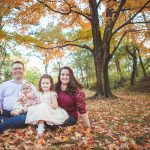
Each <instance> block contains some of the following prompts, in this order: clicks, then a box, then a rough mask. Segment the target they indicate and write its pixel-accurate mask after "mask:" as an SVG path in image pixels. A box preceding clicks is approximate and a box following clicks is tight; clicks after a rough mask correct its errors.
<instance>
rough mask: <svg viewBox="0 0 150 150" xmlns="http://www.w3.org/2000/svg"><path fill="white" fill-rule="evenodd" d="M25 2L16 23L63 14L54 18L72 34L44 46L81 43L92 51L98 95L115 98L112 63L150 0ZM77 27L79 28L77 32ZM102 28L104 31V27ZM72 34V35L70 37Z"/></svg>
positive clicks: (49, 49)
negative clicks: (109, 72)
mask: <svg viewBox="0 0 150 150" xmlns="http://www.w3.org/2000/svg"><path fill="white" fill-rule="evenodd" d="M23 2H24V3H23ZM26 2H27V1H22V3H21V5H20V6H19V8H20V12H19V13H18V16H16V18H15V21H16V23H18V24H22V25H24V27H25V26H26V25H27V24H31V23H35V22H37V20H39V19H40V17H41V16H42V15H46V14H52V15H54V13H55V14H56V13H57V14H60V15H59V16H57V15H55V16H54V17H55V18H58V19H59V20H60V21H59V25H61V26H62V28H63V29H64V28H70V29H72V30H71V32H70V34H72V36H70V35H69V36H66V37H65V39H64V40H61V41H59V40H57V42H54V43H53V45H52V44H50V46H51V47H48V46H45V49H47V52H48V51H51V50H52V49H63V48H65V47H72V46H78V47H80V48H84V49H87V50H89V51H90V52H91V53H92V55H93V58H94V64H95V70H96V79H97V85H96V94H95V96H97V97H100V98H101V97H114V95H113V94H112V92H111V90H110V86H109V80H108V65H109V62H110V60H111V58H112V57H113V55H114V53H115V52H116V50H117V48H118V47H119V45H120V43H121V41H122V39H123V38H124V37H125V36H126V34H127V33H129V32H135V30H136V29H134V30H133V29H132V28H131V27H132V25H133V24H137V22H136V21H138V20H134V19H135V17H137V15H140V12H143V11H148V8H149V3H150V1H149V0H143V1H141V0H137V1H136V2H135V1H133V0H130V1H127V0H119V1H114V0H110V1H107V0H80V1H77V0H60V1H49V0H44V1H41V0H37V1H32V2H30V3H29V4H27V3H26ZM102 5H103V6H105V11H104V13H103V15H102V16H101V12H100V9H101V8H102V7H101V6H102ZM31 14H32V15H31ZM129 14H131V15H129ZM25 16H26V17H25ZM22 18H23V19H22ZM138 23H139V22H138ZM146 23H148V22H146ZM102 24H103V26H102ZM77 28H78V29H79V30H78V31H77ZM102 28H103V29H104V30H101V29H102ZM130 29H132V30H130ZM74 33H75V34H74ZM77 33H80V34H77ZM76 35H78V36H76ZM69 37H72V38H71V39H69ZM116 37H117V39H116V41H117V42H116V43H115V45H113V47H112V45H111V42H112V40H113V39H114V38H116ZM45 42H46V41H45ZM79 42H80V43H83V44H80V43H79ZM47 43H49V41H47Z"/></svg>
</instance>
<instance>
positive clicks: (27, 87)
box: [11, 82, 37, 116]
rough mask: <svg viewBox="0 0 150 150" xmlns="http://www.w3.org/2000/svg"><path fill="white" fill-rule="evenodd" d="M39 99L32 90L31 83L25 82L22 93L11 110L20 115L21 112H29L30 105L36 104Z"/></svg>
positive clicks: (13, 113) (12, 113) (12, 112)
mask: <svg viewBox="0 0 150 150" xmlns="http://www.w3.org/2000/svg"><path fill="white" fill-rule="evenodd" d="M36 103H37V101H36V99H35V95H34V93H33V91H32V88H31V84H30V83H29V82H25V83H23V84H22V87H21V95H20V97H19V98H18V100H17V102H16V103H15V104H14V106H13V111H11V115H13V116H15V115H19V114H20V113H25V112H27V109H28V107H29V106H31V105H34V104H36Z"/></svg>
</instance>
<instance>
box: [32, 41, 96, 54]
mask: <svg viewBox="0 0 150 150" xmlns="http://www.w3.org/2000/svg"><path fill="white" fill-rule="evenodd" d="M33 46H35V47H38V48H42V49H47V50H53V49H56V48H58V49H59V48H60V49H63V48H64V47H68V46H75V47H79V48H85V49H88V50H89V51H91V52H92V53H93V49H92V48H90V47H89V46H87V45H85V44H84V45H78V44H72V43H69V44H64V45H58V46H54V47H43V46H38V45H33Z"/></svg>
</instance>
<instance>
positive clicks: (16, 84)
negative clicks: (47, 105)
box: [0, 61, 38, 133]
mask: <svg viewBox="0 0 150 150" xmlns="http://www.w3.org/2000/svg"><path fill="white" fill-rule="evenodd" d="M24 71H25V69H24V64H23V63H22V62H20V61H15V62H14V63H13V64H12V76H13V79H12V80H9V81H6V82H4V83H3V84H1V86H0V119H1V121H2V120H3V119H5V118H9V119H7V120H6V121H4V122H2V123H0V133H2V132H3V131H4V130H6V129H8V128H19V127H23V126H25V118H26V114H20V115H17V116H14V117H13V116H11V114H10V112H11V111H12V110H13V105H14V103H15V102H16V101H17V99H18V97H19V94H20V90H21V85H22V84H23V83H24V82H26V81H25V80H24V79H23V78H24ZM31 86H32V90H33V92H34V94H35V95H36V97H37V95H38V94H37V91H36V88H35V87H34V86H33V85H31Z"/></svg>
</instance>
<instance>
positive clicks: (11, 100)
mask: <svg viewBox="0 0 150 150" xmlns="http://www.w3.org/2000/svg"><path fill="white" fill-rule="evenodd" d="M24 71H25V68H24V64H23V63H22V62H20V61H15V62H13V64H12V76H13V79H12V80H9V81H6V82H4V83H2V84H1V85H0V134H2V133H3V132H4V131H5V130H7V129H16V128H23V127H26V126H27V125H29V124H32V125H36V126H37V128H36V131H37V134H38V135H41V134H43V133H44V131H45V126H47V127H48V128H50V129H55V128H58V127H59V126H61V127H66V126H71V125H75V124H76V123H77V121H78V113H79V114H80V116H81V117H82V119H83V122H84V124H85V126H86V127H88V128H90V126H91V125H90V121H89V116H88V113H87V110H86V102H85V94H84V92H83V90H82V86H81V84H79V83H78V81H77V80H76V79H75V76H74V73H73V71H72V69H71V68H70V67H63V68H61V69H60V71H59V75H58V81H57V83H56V84H55V85H54V83H53V79H52V77H51V76H50V75H49V74H44V75H43V76H42V77H41V78H40V80H39V85H38V90H37V89H36V88H35V87H34V85H32V84H31V83H29V82H28V81H26V80H25V79H24Z"/></svg>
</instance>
